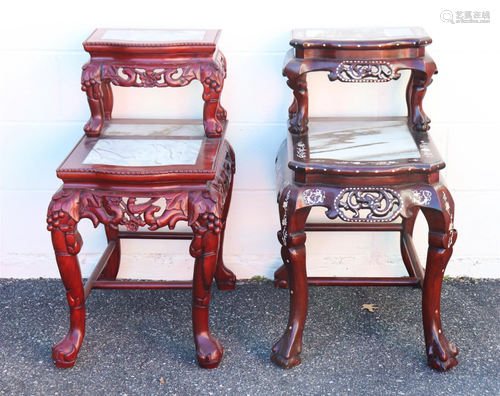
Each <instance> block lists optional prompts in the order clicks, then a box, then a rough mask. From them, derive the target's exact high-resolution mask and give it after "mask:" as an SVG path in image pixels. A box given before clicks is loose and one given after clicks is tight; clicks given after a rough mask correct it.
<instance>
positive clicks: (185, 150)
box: [83, 139, 202, 167]
mask: <svg viewBox="0 0 500 396" xmlns="http://www.w3.org/2000/svg"><path fill="white" fill-rule="evenodd" d="M201 144H202V140H201V139H190V140H182V139H100V140H98V141H97V143H96V144H95V146H94V147H93V148H92V150H91V151H90V153H89V154H88V155H87V157H86V158H85V160H84V161H83V163H84V164H89V165H114V166H127V167H138V166H141V167H143V166H144V167H146V166H168V165H194V164H196V160H197V158H198V154H199V152H200V148H201Z"/></svg>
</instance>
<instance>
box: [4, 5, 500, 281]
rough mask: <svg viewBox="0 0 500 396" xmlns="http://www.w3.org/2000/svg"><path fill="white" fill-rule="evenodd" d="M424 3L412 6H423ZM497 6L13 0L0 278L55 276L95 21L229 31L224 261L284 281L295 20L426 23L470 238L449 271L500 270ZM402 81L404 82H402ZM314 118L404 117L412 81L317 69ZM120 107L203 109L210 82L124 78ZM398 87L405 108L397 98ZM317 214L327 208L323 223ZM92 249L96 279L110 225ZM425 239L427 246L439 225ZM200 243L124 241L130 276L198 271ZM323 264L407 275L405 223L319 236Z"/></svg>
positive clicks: (459, 206) (450, 176)
mask: <svg viewBox="0 0 500 396" xmlns="http://www.w3.org/2000/svg"><path fill="white" fill-rule="evenodd" d="M410 4H411V5H410ZM450 7H453V8H451V10H452V11H490V13H491V23H490V24H473V25H472V24H471V25H468V24H467V25H460V24H450V23H444V22H443V21H441V20H440V14H441V11H443V10H444V9H450ZM499 11H500V10H499V6H498V2H492V1H488V2H486V1H474V2H470V1H468V2H461V1H455V2H445V3H443V2H439V1H422V0H421V1H419V2H411V3H410V2H399V4H397V3H394V2H393V3H384V2H373V1H357V2H352V3H345V2H333V1H311V2H298V1H288V2H273V1H269V0H268V1H262V0H257V1H251V2H241V1H229V0H224V1H216V0H213V1H212V2H210V1H208V0H205V1H199V0H191V1H189V2H182V3H181V2H176V3H173V2H166V1H158V0H150V1H148V2H144V3H137V2H133V1H130V0H123V1H103V0H99V1H96V0H88V1H85V2H83V1H82V2H72V1H62V0H60V1H58V0H48V1H18V2H13V1H11V2H8V3H6V4H4V5H3V6H2V14H1V17H0V18H1V21H0V26H1V35H0V40H1V42H0V56H1V59H2V61H1V62H0V71H1V75H2V82H1V84H0V86H1V92H0V112H1V113H0V117H1V118H0V120H1V124H0V125H1V133H0V138H1V140H0V145H1V146H0V150H1V151H0V152H1V212H0V215H1V265H0V276H1V277H20V278H31V277H57V276H58V272H57V268H56V264H55V260H54V256H53V252H52V247H51V243H50V236H49V233H48V231H47V230H46V228H45V215H46V210H47V206H48V204H49V202H50V198H51V196H52V194H53V193H54V192H55V191H56V189H57V188H58V187H59V186H60V184H61V183H60V181H59V179H57V177H56V175H55V169H56V167H57V166H58V165H59V164H60V163H61V161H62V160H63V159H64V157H65V156H66V154H67V153H68V152H69V150H70V149H71V148H72V147H73V146H74V145H75V144H76V142H77V141H78V139H79V137H80V136H81V135H82V134H83V130H82V128H83V125H84V123H85V121H86V120H87V118H88V115H89V109H88V105H87V101H86V97H85V94H84V93H83V92H81V91H80V72H81V66H82V65H83V63H84V62H85V61H86V60H87V59H88V55H87V53H85V52H84V51H83V48H82V46H81V43H82V42H83V41H84V40H85V39H86V38H87V36H88V35H89V34H90V33H91V32H92V31H93V29H94V28H96V27H114V28H220V29H223V34H222V38H221V40H220V42H219V44H220V48H221V49H222V51H223V52H224V54H225V55H226V57H227V61H228V77H227V80H226V84H225V89H224V94H223V98H222V100H223V104H224V106H225V108H226V109H227V111H228V115H229V120H230V126H229V131H228V135H227V138H228V139H229V140H230V141H231V143H232V144H233V146H234V148H235V151H236V155H237V174H236V181H235V183H236V184H235V191H234V194H233V200H232V209H231V213H230V217H229V221H228V227H227V230H228V232H227V239H226V243H225V246H226V249H225V257H226V264H227V265H228V266H229V267H230V268H232V269H233V270H234V271H235V272H236V274H237V276H238V277H239V278H250V277H252V276H254V275H264V276H266V277H269V278H272V274H273V272H274V270H275V269H276V268H277V267H278V266H279V265H280V258H279V244H278V242H277V239H276V231H277V229H278V226H279V220H278V215H277V205H276V203H275V202H276V201H275V191H274V157H275V154H276V151H277V149H278V146H279V144H280V142H281V141H282V140H283V139H284V138H285V133H286V126H285V122H286V117H287V107H288V105H289V104H290V103H291V91H290V89H289V88H288V87H287V86H286V84H285V79H284V78H283V77H282V76H281V67H282V62H283V58H284V55H285V52H286V51H287V50H288V48H289V46H288V41H289V35H290V31H291V29H293V28H301V27H319V28H323V27H349V26H422V27H424V28H425V29H426V31H427V32H428V33H429V34H430V36H431V37H432V38H433V40H434V43H433V44H432V45H431V46H430V47H428V50H429V52H430V53H431V54H432V56H433V57H434V59H435V61H436V63H437V64H438V68H439V75H437V76H436V77H435V78H434V83H433V84H432V86H431V87H430V88H429V90H428V93H427V97H426V99H425V102H424V107H425V109H426V112H427V113H428V115H429V116H430V117H431V118H432V131H431V134H432V136H433V138H434V140H435V141H436V142H437V144H438V147H439V149H440V151H441V154H442V156H443V158H444V159H445V161H446V162H447V165H448V167H447V168H446V169H445V171H444V176H445V178H446V180H447V183H448V187H449V188H450V190H451V192H452V193H453V196H454V199H455V203H456V228H457V229H458V232H459V238H458V241H457V243H456V245H455V252H454V255H453V257H452V260H451V262H450V264H449V266H448V269H447V274H449V275H451V276H460V275H468V276H473V277H496V278H498V277H500V265H499V264H500V229H499V228H498V227H497V226H496V225H497V224H499V223H500V211H499V210H498V209H497V208H496V206H495V205H493V203H495V202H496V199H497V197H498V194H499V192H500V191H499V190H500V178H499V171H498V169H497V166H496V164H497V162H496V159H497V158H496V156H497V155H498V154H497V153H498V152H497V141H498V134H499V133H500V130H499V129H500V128H499V121H498V113H497V112H498V111H499V109H500V106H499V105H500V101H499V99H498V93H499V92H500V83H499V80H498V77H497V74H498V73H497V71H496V68H497V66H498V64H499V60H500V56H499V52H498V50H497V42H498V40H499V38H500V28H499V26H500V12H499ZM401 80H404V79H401ZM309 81H310V91H311V115H312V116H315V115H316V116H322V115H332V116H334V115H343V114H365V115H379V114H398V115H400V114H404V112H405V105H404V101H403V95H402V92H403V91H404V81H399V82H397V83H394V82H392V83H389V84H373V85H361V86H355V87H353V86H352V85H348V84H340V83H329V82H328V80H327V78H326V76H325V75H320V74H316V75H313V76H311V78H310V80H309ZM115 98H116V110H115V116H116V117H120V116H121V117H123V116H132V117H160V116H167V117H175V118H189V117H195V118H201V109H202V100H201V87H200V86H199V85H198V84H196V83H193V84H191V85H190V86H189V87H187V88H183V89H177V90H176V89H155V90H153V89H151V90H148V89H126V88H122V89H117V90H116V95H115ZM394 98H397V99H398V100H399V102H398V103H393V102H394V101H393V99H394ZM321 212H322V211H321V210H316V212H315V217H317V218H318V219H319V218H322V213H321ZM80 231H81V233H82V235H83V237H84V241H85V245H84V248H83V252H82V254H81V259H82V267H83V272H84V274H86V275H88V274H89V272H90V271H91V268H92V266H93V263H95V262H96V260H97V257H98V256H99V252H101V251H102V250H103V249H104V246H105V241H104V239H105V238H104V232H103V230H102V229H98V230H97V231H94V230H93V229H92V227H91V225H90V222H88V221H86V220H85V221H82V223H81V226H80ZM417 234H418V237H417V238H416V241H417V245H418V248H419V252H420V253H421V254H422V258H423V257H424V256H425V245H426V226H425V222H423V221H420V223H418V229H417ZM187 248H188V242H170V241H169V242H161V243H159V242H150V241H124V242H123V252H124V257H123V264H122V270H121V273H120V275H121V276H122V277H126V278H133V277H136V278H165V279H179V278H185V279H186V278H189V277H190V276H191V271H192V259H191V258H190V257H189V255H188V252H187ZM307 249H308V269H309V273H310V274H318V275H319V274H331V275H334V274H335V275H344V274H351V275H353V276H355V275H361V274H364V275H372V274H373V275H375V274H380V273H383V274H385V275H394V276H397V275H404V267H403V266H402V263H401V260H400V259H399V243H398V239H397V236H396V235H391V234H377V235H371V234H359V233H357V234H339V233H337V234H326V233H319V234H312V235H309V236H308V243H307Z"/></svg>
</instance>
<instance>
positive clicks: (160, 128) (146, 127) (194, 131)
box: [101, 123, 205, 137]
mask: <svg viewBox="0 0 500 396" xmlns="http://www.w3.org/2000/svg"><path fill="white" fill-rule="evenodd" d="M101 136H104V137H105V136H194V137H203V136H205V129H204V128H203V125H201V124H200V125H195V124H184V125H171V124H134V123H126V124H121V123H116V124H115V123H110V124H108V125H106V126H105V127H104V128H103V130H102V132H101Z"/></svg>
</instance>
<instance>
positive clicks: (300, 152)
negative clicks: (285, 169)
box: [297, 141, 307, 158]
mask: <svg viewBox="0 0 500 396" xmlns="http://www.w3.org/2000/svg"><path fill="white" fill-rule="evenodd" d="M297 157H299V158H306V157H307V149H306V145H305V144H304V142H303V141H300V142H298V143H297Z"/></svg>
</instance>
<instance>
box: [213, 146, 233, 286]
mask: <svg viewBox="0 0 500 396" xmlns="http://www.w3.org/2000/svg"><path fill="white" fill-rule="evenodd" d="M228 147H229V151H228V153H227V156H226V166H227V167H228V169H227V170H226V174H229V175H230V178H231V180H230V181H229V189H228V191H227V196H226V200H225V202H224V208H223V211H222V216H221V233H220V246H219V255H218V257H217V265H216V267H215V281H216V282H217V288H218V289H219V290H234V288H235V285H236V276H235V275H234V273H233V272H232V271H231V270H230V269H229V268H227V267H226V266H225V265H224V257H223V256H224V254H223V246H224V235H225V231H226V221H227V215H228V213H229V207H230V206H231V196H232V194H233V180H234V177H233V176H234V171H235V167H234V159H235V158H234V152H233V149H232V148H231V146H230V145H229V144H228Z"/></svg>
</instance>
